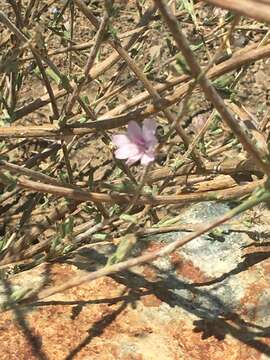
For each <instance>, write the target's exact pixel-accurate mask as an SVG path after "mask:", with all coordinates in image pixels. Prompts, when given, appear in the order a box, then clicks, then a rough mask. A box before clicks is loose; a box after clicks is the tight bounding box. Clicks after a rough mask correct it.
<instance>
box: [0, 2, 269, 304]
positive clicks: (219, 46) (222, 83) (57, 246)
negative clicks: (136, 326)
mask: <svg viewBox="0 0 270 360" xmlns="http://www.w3.org/2000/svg"><path fill="white" fill-rule="evenodd" d="M0 5H1V11H0V266H1V269H2V278H3V281H5V282H6V283H8V279H9V277H11V278H12V276H13V275H14V274H20V273H21V272H22V271H24V270H26V269H31V268H35V267H37V266H39V265H40V264H49V263H55V262H57V261H64V259H65V258H66V257H70V256H71V257H72V256H73V254H74V253H76V251H78V250H79V249H81V248H83V247H84V246H85V245H91V246H94V245H99V244H101V246H102V244H104V243H106V244H110V245H113V246H114V249H115V251H114V253H113V254H111V255H110V256H108V257H107V261H106V264H104V266H103V267H102V268H100V269H96V271H93V272H90V273H87V274H80V275H78V276H77V277H74V278H71V279H67V280H66V281H65V282H63V283H62V284H59V283H58V284H57V286H50V287H48V286H46V285H47V284H46V282H44V283H42V285H41V286H39V287H38V288H37V289H34V290H33V289H31V291H28V290H29V289H28V290H27V291H24V290H23V289H22V290H20V291H17V292H15V293H12V291H11V293H10V294H9V300H8V301H7V303H6V304H5V305H4V308H5V309H6V308H8V307H11V308H12V307H14V306H15V305H14V304H15V303H21V302H22V303H25V302H33V301H34V300H35V301H36V300H41V299H44V298H46V297H48V296H51V295H52V294H56V293H58V292H61V291H64V290H67V289H70V288H72V287H76V286H79V285H80V284H83V283H86V282H89V281H91V280H94V279H98V278H100V277H103V276H105V275H110V274H113V273H118V272H121V271H123V270H126V269H130V268H132V267H134V266H138V265H141V264H145V263H149V262H152V261H154V260H156V259H158V258H162V257H166V256H168V255H169V254H172V253H173V252H174V251H175V250H176V249H177V248H179V247H181V246H183V245H184V244H187V243H188V242H190V241H192V240H194V239H197V238H198V237H199V236H200V235H202V234H206V233H207V232H209V231H215V229H216V228H217V227H218V226H219V225H221V224H223V223H225V222H228V221H230V220H231V219H232V218H233V217H235V216H236V215H238V214H241V213H242V212H244V211H246V210H249V209H251V208H252V207H254V206H257V205H258V204H260V203H264V202H265V203H266V204H267V202H268V200H269V197H270V190H269V188H268V187H269V181H268V180H269V175H270V166H269V155H268V144H267V143H268V139H269V121H268V120H269V110H268V106H269V84H270V75H269V55H270V43H269V28H268V26H267V23H269V22H270V18H269V8H270V5H269V3H268V2H267V1H262V0H257V1H255V0H244V1H226V2H225V1H219V0H207V1H193V0H182V1H181V0H174V1H167V2H165V1H161V0H155V1H147V0H141V1H140V0H137V1H120V0H119V1H109V0H107V1H103V2H101V1H94V0H92V1H91V0H90V1H83V0H70V1H49V0H46V1H35V0H27V1H26V0H20V1H3V0H2V1H1V0H0ZM147 124H148V125H147ZM149 124H150V125H149ZM141 126H142V128H141ZM147 126H148V130H147ZM150 128H151V129H150ZM141 129H142V130H141ZM149 129H150V130H149ZM125 131H127V133H125ZM150 133H151V134H150ZM116 146H117V147H118V149H116ZM125 159H128V161H125ZM138 160H140V162H138ZM232 200H233V201H234V203H233V204H234V205H235V204H236V206H235V207H233V208H232V210H230V211H229V212H227V213H226V214H225V215H223V216H221V217H217V218H216V220H214V221H211V222H207V223H203V224H200V223H198V224H196V226H192V227H191V228H190V227H189V228H188V226H187V224H184V223H182V222H181V212H182V211H183V209H186V208H188V207H189V206H190V204H192V203H196V202H203V201H204V202H205V201H207V202H208V201H215V202H217V201H219V202H220V201H227V202H229V201H232ZM251 214H252V213H251ZM250 216H252V215H250ZM164 223H165V225H164ZM230 224H231V225H230ZM228 226H231V228H232V229H233V226H234V225H233V223H232V222H229V225H228ZM186 228H188V231H190V232H191V233H190V234H188V235H187V236H185V237H184V238H179V239H176V240H175V241H174V242H172V243H169V244H167V245H165V246H164V247H162V248H158V249H156V250H153V249H152V250H151V247H150V248H149V249H148V250H147V249H146V248H145V247H146V246H145V242H143V241H142V239H143V238H144V237H146V236H147V235H149V234H157V233H166V232H168V233H169V232H171V231H176V230H183V229H186ZM195 241H196V240H195ZM209 246H211V244H209ZM134 249H135V250H134ZM138 249H139V250H138ZM7 286H8V285H7ZM7 291H8V287H7Z"/></svg>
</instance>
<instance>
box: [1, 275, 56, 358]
mask: <svg viewBox="0 0 270 360" xmlns="http://www.w3.org/2000/svg"><path fill="white" fill-rule="evenodd" d="M1 282H2V284H3V286H4V288H5V295H6V297H7V302H8V305H9V307H10V309H11V311H12V312H13V314H14V317H15V320H16V322H17V324H18V325H19V327H20V328H21V330H22V332H23V335H24V337H25V339H26V340H27V342H28V344H29V345H30V347H31V349H32V353H33V355H34V356H35V357H36V358H37V359H38V360H49V358H48V357H47V355H46V354H45V352H44V351H43V350H42V339H41V337H40V336H38V335H36V334H34V333H33V331H32V330H31V328H30V326H29V324H28V322H27V320H26V318H25V316H24V313H23V311H22V309H21V307H20V305H17V304H16V303H15V302H14V301H13V299H12V287H11V284H10V283H9V281H8V280H7V279H4V278H2V279H1Z"/></svg>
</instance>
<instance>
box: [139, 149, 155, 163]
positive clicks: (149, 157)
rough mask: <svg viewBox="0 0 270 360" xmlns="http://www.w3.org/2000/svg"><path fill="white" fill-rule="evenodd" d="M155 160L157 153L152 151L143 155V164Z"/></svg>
mask: <svg viewBox="0 0 270 360" xmlns="http://www.w3.org/2000/svg"><path fill="white" fill-rule="evenodd" d="M154 160H155V155H154V154H153V153H152V152H151V153H150V152H149V153H144V154H143V156H142V157H141V164H142V165H148V164H150V163H151V162H153V161H154Z"/></svg>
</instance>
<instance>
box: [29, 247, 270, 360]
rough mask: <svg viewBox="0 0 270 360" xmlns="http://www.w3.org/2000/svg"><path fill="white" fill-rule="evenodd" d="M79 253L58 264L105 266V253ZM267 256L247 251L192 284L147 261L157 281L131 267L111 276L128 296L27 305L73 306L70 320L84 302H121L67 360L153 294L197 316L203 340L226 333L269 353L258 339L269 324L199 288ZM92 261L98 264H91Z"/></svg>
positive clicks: (220, 337) (86, 267) (266, 333)
mask: <svg viewBox="0 0 270 360" xmlns="http://www.w3.org/2000/svg"><path fill="white" fill-rule="evenodd" d="M80 255H81V256H84V257H85V261H76V259H74V258H68V257H66V258H64V259H62V260H58V263H59V262H62V263H68V264H70V265H75V266H76V267H77V268H79V269H83V270H87V271H94V270H96V269H97V268H99V267H101V266H104V265H105V264H106V261H107V254H106V255H104V254H102V253H100V252H99V251H97V250H96V249H94V248H91V249H86V250H83V251H81V252H80ZM269 256H270V252H256V253H252V254H247V255H246V256H245V260H244V261H243V262H241V263H240V264H238V266H237V267H236V268H235V269H233V270H232V271H230V272H228V273H226V274H224V275H222V276H221V277H219V278H217V279H214V280H212V281H211V282H207V283H192V284H190V283H188V282H185V281H183V280H181V279H179V278H178V277H177V275H176V274H175V273H173V272H171V271H161V270H160V269H158V268H157V267H155V266H154V265H153V264H148V265H145V266H150V267H152V268H154V270H155V271H156V273H157V274H158V276H159V278H158V280H156V281H150V280H147V279H146V278H145V277H144V276H143V275H140V274H138V273H134V272H133V271H131V270H126V271H123V272H120V273H116V274H112V275H110V277H111V278H112V279H114V280H115V281H116V282H118V283H119V284H122V285H125V287H126V289H129V293H128V294H127V295H121V296H118V297H114V298H103V299H98V300H87V301H37V302H34V303H31V304H30V306H31V307H32V308H33V307H40V306H48V305H63V306H65V305H69V306H70V305H74V308H73V309H72V319H73V320H74V319H76V317H77V316H78V315H79V313H80V312H81V310H82V309H83V307H84V306H86V305H91V304H109V305H113V304H117V303H118V302H122V304H121V305H120V306H119V308H118V309H117V310H115V311H114V312H113V313H111V314H109V315H106V316H105V317H104V318H102V319H101V320H99V321H97V322H96V323H94V324H93V325H92V326H91V328H90V329H89V330H88V332H89V335H88V336H87V337H86V338H85V339H84V340H83V341H82V342H81V343H80V344H78V346H77V347H76V348H75V349H73V350H72V351H71V352H70V354H69V355H68V356H67V357H66V360H71V359H73V358H74V356H75V355H76V354H78V353H79V352H80V351H81V350H82V349H83V347H84V346H86V345H88V344H89V343H90V342H91V341H92V339H93V338H94V337H96V336H100V335H101V334H102V333H103V332H104V330H105V329H106V327H107V326H109V325H110V324H111V323H112V322H113V321H114V320H115V319H116V317H117V316H118V315H119V314H120V313H121V312H122V311H123V310H124V309H125V308H126V307H127V305H128V304H130V303H131V304H132V306H133V307H135V306H136V301H138V300H140V299H141V298H142V297H143V296H147V295H150V294H152V295H154V296H155V297H156V298H158V299H159V300H160V301H162V302H164V303H167V304H168V305H169V306H170V307H179V308H181V309H183V310H185V311H186V312H188V313H190V314H193V315H195V316H196V317H198V318H199V320H196V321H194V329H193V331H194V332H196V333H201V334H202V335H201V338H202V340H204V339H207V338H209V337H211V336H213V337H215V338H216V339H218V340H224V339H225V337H226V335H228V334H230V335H231V336H232V337H234V338H235V339H237V340H239V341H240V342H242V343H244V344H246V345H248V346H250V347H252V348H254V349H256V350H258V351H259V352H261V353H263V354H265V355H267V356H270V347H269V346H268V345H267V344H265V343H264V342H263V341H261V340H260V338H270V327H263V326H260V325H257V324H255V323H250V322H247V321H245V320H243V319H242V318H241V316H240V315H239V314H237V313H236V312H235V311H234V310H233V309H232V308H231V307H230V306H229V305H228V304H226V303H224V301H222V299H221V298H220V297H218V296H216V295H215V294H213V293H211V292H210V291H209V290H208V289H202V287H206V286H209V285H213V284H217V285H219V286H222V284H221V283H222V281H224V280H225V279H226V278H227V277H229V276H233V275H235V274H238V273H240V272H242V271H245V270H247V269H248V268H250V267H251V266H253V265H255V264H257V263H259V262H261V261H264V260H266V259H267V258H269ZM93 260H95V261H96V262H97V263H98V264H96V265H93ZM142 289H143V290H142ZM187 292H188V293H189V294H190V295H191V297H192V300H191V298H190V296H187ZM196 299H197V300H196Z"/></svg>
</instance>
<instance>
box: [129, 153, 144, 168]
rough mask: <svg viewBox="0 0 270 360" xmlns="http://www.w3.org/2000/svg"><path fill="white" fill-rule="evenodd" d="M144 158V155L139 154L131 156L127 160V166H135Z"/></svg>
mask: <svg viewBox="0 0 270 360" xmlns="http://www.w3.org/2000/svg"><path fill="white" fill-rule="evenodd" d="M142 156H143V153H139V154H137V155H134V156H131V157H129V158H128V159H127V161H126V164H127V165H132V164H135V162H137V161H138V160H140V158H141V157H142Z"/></svg>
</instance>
